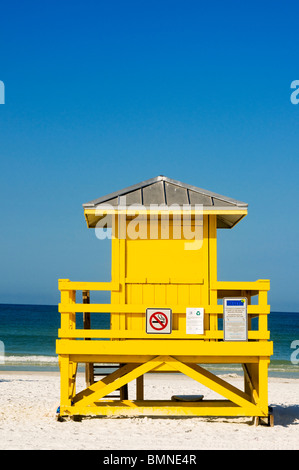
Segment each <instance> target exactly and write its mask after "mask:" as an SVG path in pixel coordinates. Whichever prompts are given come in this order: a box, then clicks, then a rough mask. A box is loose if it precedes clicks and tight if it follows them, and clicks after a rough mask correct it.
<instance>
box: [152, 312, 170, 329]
mask: <svg viewBox="0 0 299 470" xmlns="http://www.w3.org/2000/svg"><path fill="white" fill-rule="evenodd" d="M149 322H150V325H151V327H152V328H153V329H154V330H157V331H161V330H164V329H165V328H166V327H167V325H168V318H167V315H165V313H163V312H155V313H153V314H152V315H151V316H150V319H149ZM154 323H155V325H154Z"/></svg>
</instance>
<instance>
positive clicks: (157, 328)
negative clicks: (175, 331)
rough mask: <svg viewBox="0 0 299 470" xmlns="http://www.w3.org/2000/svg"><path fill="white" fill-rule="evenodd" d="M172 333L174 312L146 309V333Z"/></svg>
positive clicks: (165, 309)
mask: <svg viewBox="0 0 299 470" xmlns="http://www.w3.org/2000/svg"><path fill="white" fill-rule="evenodd" d="M171 331H172V311H171V309H170V308H147V309H146V332H147V333H150V334H159V333H160V334H164V335H165V334H169V333H171Z"/></svg>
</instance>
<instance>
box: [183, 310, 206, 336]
mask: <svg viewBox="0 0 299 470" xmlns="http://www.w3.org/2000/svg"><path fill="white" fill-rule="evenodd" d="M203 319H204V309H203V308H201V307H199V308H186V334H187V335H203V333H204V325H203Z"/></svg>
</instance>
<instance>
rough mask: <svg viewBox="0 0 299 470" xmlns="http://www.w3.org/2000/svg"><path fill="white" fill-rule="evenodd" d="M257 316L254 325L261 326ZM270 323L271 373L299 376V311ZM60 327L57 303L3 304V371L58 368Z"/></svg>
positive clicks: (106, 319)
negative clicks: (272, 345) (56, 352)
mask: <svg viewBox="0 0 299 470" xmlns="http://www.w3.org/2000/svg"><path fill="white" fill-rule="evenodd" d="M255 320H256V324H254V323H253V329H256V328H257V319H254V320H253V322H254V321H255ZM109 325H110V315H109V314H100V315H96V314H94V315H92V327H93V328H98V329H101V328H103V329H109ZM268 325H269V330H270V339H271V341H273V343H274V354H273V356H271V363H270V367H269V376H277V377H294V378H299V313H294V312H271V314H270V315H269V318H268ZM58 328H60V314H59V313H58V308H57V306H47V305H11V304H0V341H1V343H0V346H1V348H0V371H1V370H2V371H5V370H45V371H51V370H53V371H58V370H59V367H58V360H57V356H56V354H55V342H56V339H57V334H58ZM77 328H82V314H81V315H80V314H77ZM82 367H83V366H82ZM207 369H209V370H211V371H212V372H213V371H214V372H215V373H232V372H235V373H240V372H241V368H240V366H239V365H234V364H223V365H220V364H219V365H218V364H215V365H210V366H208V367H207ZM81 370H83V368H81Z"/></svg>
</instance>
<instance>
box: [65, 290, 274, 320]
mask: <svg viewBox="0 0 299 470" xmlns="http://www.w3.org/2000/svg"><path fill="white" fill-rule="evenodd" d="M183 287H184V286H178V297H179V300H182V297H183V296H184V295H185V294H184V290H183ZM153 295H154V294H153ZM149 305H150V306H151V307H157V308H169V304H168V303H163V304H162V305H161V303H160V304H159V303H156V302H155V303H151V304H149ZM203 305H205V304H203ZM147 307H148V305H144V304H88V305H86V304H79V303H77V304H73V305H71V304H66V303H60V304H58V311H59V312H60V313H64V312H66V313H67V312H91V313H105V312H112V313H116V312H122V313H145V311H146V308H147ZM187 307H194V305H192V304H190V303H189V302H188V303H187V304H185V305H184V304H181V303H179V304H177V305H173V306H172V313H184V314H186V308H187ZM204 308H205V313H214V314H220V315H222V314H223V306H222V305H208V304H206V307H204ZM248 313H249V314H255V315H259V314H269V313H270V305H264V306H260V305H249V306H248Z"/></svg>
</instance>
